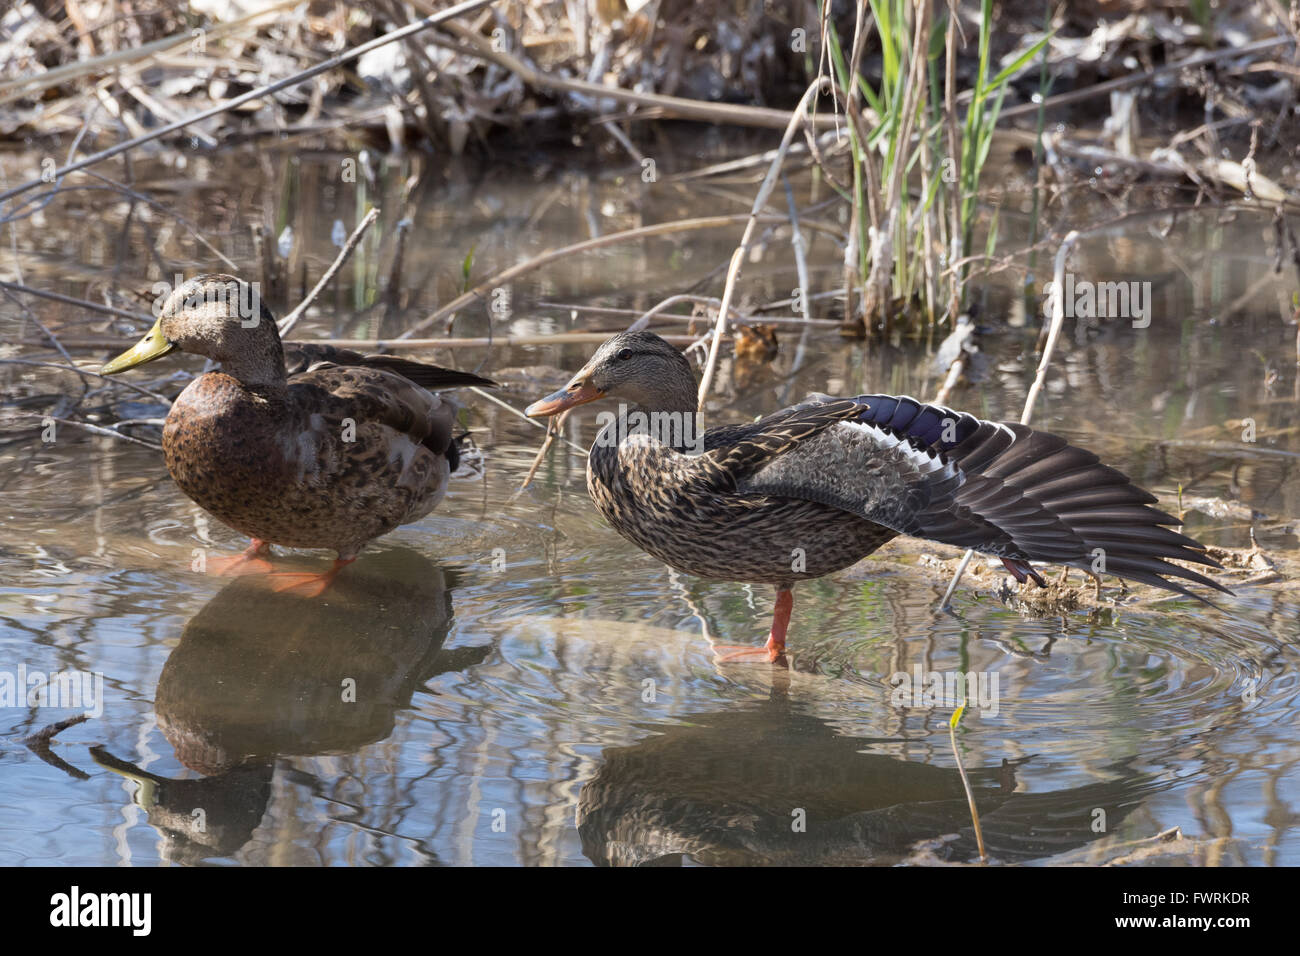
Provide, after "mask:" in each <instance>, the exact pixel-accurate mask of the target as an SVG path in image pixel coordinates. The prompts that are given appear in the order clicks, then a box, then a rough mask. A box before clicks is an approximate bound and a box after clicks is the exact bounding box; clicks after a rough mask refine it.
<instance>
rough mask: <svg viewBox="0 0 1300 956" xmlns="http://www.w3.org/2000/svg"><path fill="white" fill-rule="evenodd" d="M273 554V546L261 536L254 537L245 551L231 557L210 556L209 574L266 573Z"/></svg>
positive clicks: (269, 568)
mask: <svg viewBox="0 0 1300 956" xmlns="http://www.w3.org/2000/svg"><path fill="white" fill-rule="evenodd" d="M270 554H271V546H270V545H269V544H267V543H266V542H265V541H263V540H262V539H261V538H253V539H252V544H250V545H249V546H248V547H247V548H245V549H244V551H243V552H241V553H240V554H237V555H233V556H231V557H216V558H208V563H207V570H208V573H209V574H215V575H217V576H219V577H220V576H227V575H236V574H264V573H266V572H268V571H270V570H271V562H270V561H267V560H266V559H267V558H268V557H269V556H270Z"/></svg>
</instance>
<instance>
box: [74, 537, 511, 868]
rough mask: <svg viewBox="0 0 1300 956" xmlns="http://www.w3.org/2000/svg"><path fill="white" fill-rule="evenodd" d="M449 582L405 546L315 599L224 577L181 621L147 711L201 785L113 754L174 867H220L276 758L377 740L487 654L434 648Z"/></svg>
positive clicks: (247, 827)
mask: <svg viewBox="0 0 1300 956" xmlns="http://www.w3.org/2000/svg"><path fill="white" fill-rule="evenodd" d="M446 577H447V575H445V573H444V572H443V571H442V570H441V569H439V568H438V567H437V566H436V565H434V564H432V563H431V562H429V561H428V560H426V559H425V558H423V557H421V556H420V555H419V554H417V553H416V552H414V551H410V550H407V549H392V550H385V551H378V552H370V553H367V554H365V555H363V556H362V557H361V558H360V559H358V560H357V561H356V562H355V564H353V565H352V566H351V567H349V568H348V570H347V572H346V573H345V574H343V575H340V576H339V578H338V579H337V581H336V582H335V584H334V586H333V587H332V588H331V589H330V591H329V592H327V594H326V596H325V597H324V598H318V599H309V598H303V597H301V596H296V595H294V594H292V593H291V592H285V593H276V592H274V591H271V590H270V589H269V586H268V581H267V579H266V578H265V577H264V576H260V575H251V576H248V577H241V578H235V579H234V580H232V581H231V583H230V584H228V585H227V586H226V587H225V588H223V589H222V590H221V591H220V592H218V593H217V595H216V596H215V597H213V598H212V600H210V601H209V602H208V603H207V604H206V605H204V606H203V608H202V609H201V610H200V611H199V612H198V613H197V614H195V615H194V617H193V618H191V619H190V621H189V623H188V624H186V626H185V629H184V631H183V633H182V634H181V638H180V643H179V644H178V645H177V646H176V648H175V649H174V650H173V651H172V652H171V655H170V656H169V657H168V658H167V662H166V664H164V665H163V670H162V676H161V677H160V679H159V681H158V691H157V698H156V701H155V709H156V711H157V720H158V726H159V727H160V728H161V729H162V732H163V735H164V736H165V737H166V738H167V740H168V742H169V743H170V744H171V745H172V747H173V749H174V750H175V752H176V756H177V758H178V759H179V760H180V761H181V762H182V763H183V764H185V766H187V767H189V768H190V769H192V770H195V771H198V772H199V773H201V774H203V775H204V779H202V780H169V779H166V778H162V777H159V776H157V775H155V774H151V773H148V772H147V771H143V770H140V769H139V768H136V767H134V766H133V765H131V764H129V763H126V762H125V761H122V760H119V759H117V758H116V757H113V756H112V755H111V754H109V753H108V752H107V751H105V750H104V749H103V748H95V749H94V751H93V754H94V756H95V759H96V761H97V762H98V763H100V764H101V765H103V766H105V767H107V768H109V769H110V770H114V771H116V772H118V773H122V774H123V775H125V776H128V777H130V778H131V779H134V780H136V781H138V782H139V783H140V785H141V786H140V790H139V792H138V793H137V794H136V802H137V803H139V804H140V805H141V806H143V807H144V808H145V809H146V810H147V811H148V814H149V822H150V823H152V824H153V825H154V826H155V827H157V828H158V829H159V830H160V831H162V832H163V833H164V835H165V836H166V837H167V838H168V840H169V843H170V849H171V851H172V852H171V855H172V857H173V858H174V859H181V860H186V861H193V860H198V859H202V858H204V857H208V856H213V855H217V856H228V855H230V854H232V853H234V852H235V851H237V850H238V849H239V848H240V847H241V846H243V845H244V844H245V843H246V842H247V841H248V839H249V838H250V836H251V835H252V833H253V831H254V830H255V829H256V828H257V826H258V824H259V823H260V822H261V819H262V816H263V813H264V812H265V810H266V806H267V803H268V800H269V797H270V793H271V777H272V774H273V772H274V767H275V760H276V758H277V757H279V756H290V755H292V756H305V755H315V754H327V753H351V752H353V751H356V750H359V749H360V748H361V747H363V746H365V745H366V744H370V743H373V742H375V741H378V740H383V739H385V738H386V737H388V736H389V735H390V734H391V733H392V731H393V727H394V723H395V721H396V717H397V714H398V712H399V711H400V710H401V709H402V708H406V707H409V706H410V704H411V697H412V695H413V694H414V693H415V691H416V690H417V689H418V688H419V687H421V686H422V685H423V684H425V683H426V682H427V681H429V680H431V679H432V678H434V677H436V676H438V675H439V674H444V673H447V672H450V671H459V670H463V669H465V668H467V667H470V666H472V665H474V664H477V663H479V662H480V661H481V660H483V658H484V657H485V656H486V655H487V653H488V648H487V647H468V648H457V649H454V650H446V651H444V650H443V649H442V644H443V641H444V640H445V639H446V637H447V631H448V628H449V626H450V624H451V618H452V608H451V591H450V589H449V584H448V582H447V581H446V580H445V579H446Z"/></svg>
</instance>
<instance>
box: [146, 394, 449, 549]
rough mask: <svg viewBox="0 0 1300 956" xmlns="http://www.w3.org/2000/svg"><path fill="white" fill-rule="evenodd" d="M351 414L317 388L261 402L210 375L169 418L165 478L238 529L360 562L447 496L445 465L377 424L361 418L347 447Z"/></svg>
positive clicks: (270, 396) (264, 396) (184, 397)
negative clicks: (376, 543)
mask: <svg viewBox="0 0 1300 956" xmlns="http://www.w3.org/2000/svg"><path fill="white" fill-rule="evenodd" d="M349 410H350V406H348V405H347V404H346V403H344V402H341V401H338V400H336V399H335V398H334V397H333V396H332V395H331V394H330V393H329V392H328V391H326V390H325V389H322V388H319V387H317V386H314V385H300V384H291V385H289V386H288V388H287V389H284V390H281V391H280V392H279V393H278V394H277V393H274V392H271V393H269V394H261V393H258V392H256V391H252V390H249V389H247V388H245V387H244V386H243V385H242V384H240V383H239V382H238V381H237V380H235V379H234V378H232V377H230V376H228V375H225V374H223V373H221V372H209V373H207V374H205V375H201V376H200V377H199V378H197V379H195V380H194V381H193V382H191V383H190V385H189V387H188V388H186V389H185V391H184V392H182V393H181V395H180V397H179V398H177V400H176V402H175V403H174V404H173V405H172V409H171V412H170V413H169V414H168V416H167V422H166V425H165V426H164V428H163V436H162V444H163V454H164V456H165V458H166V461H167V470H168V471H169V472H171V475H172V478H174V479H175V481H176V483H177V484H178V485H179V486H180V488H181V490H182V491H184V492H185V494H187V495H188V496H189V497H190V498H192V499H193V500H194V501H195V502H197V503H198V504H199V505H200V506H201V507H203V508H204V509H205V510H207V511H209V512H211V513H212V514H213V515H214V516H215V517H216V518H218V519H220V520H221V521H223V522H225V523H226V524H228V525H230V526H231V527H232V528H234V529H236V530H237V531H241V532H243V533H244V534H247V535H249V536H250V537H255V538H260V539H262V540H264V541H268V542H271V543H272V544H281V545H286V546H289V547H298V548H331V549H334V550H336V551H338V552H339V555H340V557H351V556H353V555H355V553H356V552H357V550H359V549H360V548H361V547H362V546H363V545H364V544H365V543H366V542H368V541H370V540H371V539H372V538H375V537H378V536H379V535H381V534H384V533H386V532H388V531H391V530H392V529H394V528H396V527H397V526H398V525H401V524H404V523H406V522H408V521H414V520H416V519H417V518H420V517H422V516H423V515H425V514H428V513H429V512H430V511H432V510H433V508H434V506H435V505H436V504H437V503H438V501H439V499H440V498H441V497H442V495H443V493H444V492H445V489H446V484H447V462H446V460H445V459H444V458H442V457H440V456H437V455H435V454H433V453H432V452H431V451H429V450H428V449H427V448H426V447H424V446H422V445H420V444H417V443H416V442H414V441H412V440H411V439H410V438H409V437H407V436H405V435H402V434H400V433H399V432H397V431H396V430H394V429H392V428H389V427H388V426H386V425H383V424H379V423H375V422H368V421H364V420H359V421H355V423H354V428H355V436H354V437H355V440H354V441H350V442H345V441H344V440H343V437H344V434H345V432H344V424H345V423H344V419H345V418H347V417H348V414H347V413H348V411H349ZM354 414H355V412H354Z"/></svg>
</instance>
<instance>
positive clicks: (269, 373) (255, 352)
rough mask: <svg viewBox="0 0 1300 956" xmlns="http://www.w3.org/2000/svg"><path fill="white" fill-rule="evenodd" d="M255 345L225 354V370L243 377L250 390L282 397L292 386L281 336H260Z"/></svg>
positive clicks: (223, 366)
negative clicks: (287, 371) (286, 369)
mask: <svg viewBox="0 0 1300 956" xmlns="http://www.w3.org/2000/svg"><path fill="white" fill-rule="evenodd" d="M251 344H252V345H253V346H254V347H245V348H240V349H238V350H232V351H231V352H230V353H228V354H226V355H223V356H221V357H220V358H219V359H218V360H219V361H220V362H221V371H223V372H225V373H226V374H227V375H229V376H231V377H232V378H236V379H238V380H239V382H240V384H242V385H243V386H244V387H245V388H247V389H248V390H249V391H250V392H255V393H256V394H258V395H261V396H263V397H265V398H278V397H281V396H283V395H284V393H285V390H286V389H287V388H288V379H287V378H286V376H285V371H284V348H283V347H282V346H281V345H280V338H279V336H275V337H271V336H266V335H260V336H258V337H257V339H256V341H255V342H254V343H251Z"/></svg>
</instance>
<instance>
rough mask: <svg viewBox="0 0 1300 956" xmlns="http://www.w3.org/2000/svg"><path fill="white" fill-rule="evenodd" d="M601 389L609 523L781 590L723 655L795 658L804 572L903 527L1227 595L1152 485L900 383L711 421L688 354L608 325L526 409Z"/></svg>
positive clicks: (667, 557)
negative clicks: (765, 623)
mask: <svg viewBox="0 0 1300 956" xmlns="http://www.w3.org/2000/svg"><path fill="white" fill-rule="evenodd" d="M600 399H617V400H618V401H619V403H620V404H619V406H618V411H617V412H605V413H603V414H604V416H605V418H606V419H607V420H606V421H605V423H604V427H603V428H601V429H600V431H599V433H598V434H597V435H596V438H595V441H594V442H593V444H592V446H591V451H590V454H589V456H588V458H587V490H588V493H589V495H590V497H591V499H592V501H593V502H594V504H595V506H596V509H597V510H598V511H599V512H600V514H601V515H602V516H603V517H604V519H605V520H606V521H607V522H608V523H609V524H610V526H612V527H613V529H614V530H615V531H617V532H618V533H619V534H620V535H622V536H623V537H624V538H626V539H627V540H628V541H630V542H631V543H632V544H634V545H636V546H637V547H638V548H640V549H641V550H643V551H645V552H647V553H649V554H651V555H653V556H654V557H656V558H658V559H659V560H660V561H663V562H664V563H665V564H667V565H669V566H670V567H672V568H674V569H676V570H678V571H681V572H685V573H687V574H692V575H696V576H698V577H702V578H707V579H713V580H722V581H734V582H747V583H751V584H758V585H769V586H771V587H773V588H775V592H776V602H775V607H774V610H773V618H772V626H771V629H770V631H769V633H768V636H767V641H766V643H765V644H764V646H763V648H761V649H753V648H751V649H749V650H746V651H741V652H737V653H736V654H729V655H726V656H725V657H724V658H723V659H724V660H740V659H743V658H744V657H747V656H753V655H755V654H757V655H759V656H765V657H766V658H767V660H768V661H770V662H773V663H786V657H785V654H786V637H787V633H788V628H789V623H790V614H791V611H792V609H793V607H794V598H793V592H792V589H793V587H794V585H795V584H796V583H798V582H799V581H804V580H809V579H813V578H819V577H822V576H824V575H827V574H831V573H833V572H835V571H839V570H842V569H844V568H847V567H849V566H850V565H853V564H856V563H857V562H858V561H860V560H862V559H863V558H865V557H867V556H868V555H870V554H871V553H872V552H873V551H875V550H876V549H878V548H879V547H880V546H881V545H883V544H885V543H886V542H887V541H890V540H891V539H893V538H895V537H897V536H898V535H909V536H911V537H914V538H920V539H923V540H926V541H932V542H937V543H942V544H947V545H953V546H955V547H959V548H968V549H973V550H975V551H978V552H981V553H983V554H987V555H991V556H993V557H995V558H1000V559H1001V560H1002V563H1003V565H1004V566H1005V567H1006V568H1007V570H1008V571H1009V572H1010V573H1011V574H1012V575H1013V576H1014V577H1015V578H1016V580H1017V581H1018V582H1019V583H1020V584H1022V585H1023V584H1025V583H1026V581H1029V580H1032V581H1033V582H1034V583H1035V584H1037V585H1038V586H1040V587H1045V586H1046V581H1045V580H1044V579H1043V577H1042V575H1041V574H1040V572H1039V571H1038V570H1037V569H1036V568H1035V567H1034V566H1033V564H1031V562H1049V563H1053V564H1061V565H1066V566H1067V567H1076V568H1080V569H1082V570H1084V571H1087V572H1090V573H1094V574H1095V573H1096V572H1098V571H1100V572H1104V573H1109V574H1112V575H1115V576H1117V577H1120V578H1123V579H1128V580H1133V581H1138V582H1143V583H1146V584H1150V585H1153V586H1155V587H1158V588H1164V589H1166V590H1168V591H1173V592H1176V593H1179V594H1183V595H1188V596H1192V597H1196V598H1199V599H1200V600H1202V601H1205V600H1206V599H1205V598H1203V597H1201V595H1200V594H1197V593H1196V592H1193V591H1192V590H1191V589H1190V588H1189V587H1188V586H1186V585H1184V584H1183V583H1180V581H1188V582H1192V583H1194V584H1196V585H1200V586H1203V587H1207V588H1211V589H1213V590H1216V591H1221V592H1224V593H1228V594H1230V593H1231V591H1229V590H1228V589H1227V588H1226V587H1224V586H1222V585H1221V584H1219V583H1217V582H1215V581H1214V580H1212V579H1210V578H1209V577H1206V576H1205V575H1204V574H1201V573H1199V572H1197V571H1194V570H1192V569H1191V568H1188V567H1185V566H1183V565H1180V564H1172V563H1170V561H1169V560H1168V559H1175V560H1177V561H1184V562H1191V563H1193V564H1198V565H1202V566H1206V567H1209V568H1214V569H1218V568H1220V565H1219V564H1218V562H1216V561H1215V560H1214V559H1213V558H1211V557H1209V556H1208V555H1207V553H1206V549H1205V547H1204V546H1203V545H1201V544H1199V543H1198V542H1196V541H1195V540H1193V539H1192V538H1189V537H1187V536H1185V535H1183V534H1180V533H1179V532H1176V531H1174V530H1172V529H1171V528H1170V527H1169V526H1171V525H1178V524H1179V523H1180V522H1179V521H1178V520H1177V519H1176V518H1174V517H1172V516H1170V515H1168V514H1165V513H1164V512H1162V511H1158V510H1157V509H1155V508H1153V507H1151V505H1152V504H1154V503H1155V502H1156V500H1157V499H1156V498H1155V496H1154V495H1152V494H1150V493H1149V492H1147V491H1144V490H1143V489H1141V488H1139V487H1137V486H1136V485H1134V484H1133V483H1132V482H1131V481H1129V479H1128V477H1127V476H1126V475H1124V474H1123V473H1122V472H1120V471H1118V470H1117V469H1115V468H1112V467H1110V466H1108V465H1105V464H1103V463H1102V462H1101V461H1100V460H1099V459H1098V457H1097V456H1096V455H1094V454H1092V453H1091V452H1089V451H1086V450H1084V449H1082V448H1078V447H1076V446H1074V445H1071V444H1070V443H1068V442H1067V441H1066V440H1065V439H1063V438H1060V437H1058V436H1056V435H1053V434H1050V433H1048V432H1044V431H1038V430H1036V429H1032V428H1029V427H1027V426H1025V425H1021V424H1018V423H1010V422H992V421H985V420H983V419H980V418H977V417H976V416H974V415H971V414H968V413H966V412H960V411H954V410H953V409H951V408H947V407H945V406H942V405H931V404H927V403H925V402H921V401H918V400H916V399H914V398H910V397H908V396H895V395H857V396H853V397H849V398H835V397H832V396H829V395H812V396H809V397H808V398H807V399H806V400H805V401H803V402H801V403H799V404H797V405H792V406H790V407H788V408H783V409H781V410H780V411H777V412H774V413H772V414H770V415H766V416H764V417H762V418H759V419H758V420H757V421H754V422H750V423H747V424H734V425H722V426H717V427H713V428H709V429H707V430H704V429H702V428H701V425H700V420H699V416H698V415H697V413H696V383H695V375H694V373H693V371H692V369H691V366H690V364H689V362H688V361H687V360H686V358H685V356H684V355H683V354H682V353H681V352H680V351H678V350H677V349H676V348H674V347H673V346H671V345H669V344H668V343H667V342H665V341H664V340H663V339H662V338H660V337H659V336H657V335H655V334H654V333H653V332H649V331H631V332H622V333H619V334H617V335H615V336H614V337H612V338H610V339H608V340H607V341H606V342H605V343H604V344H603V345H601V346H600V347H599V348H598V349H597V350H596V352H595V354H594V355H593V356H592V357H591V359H590V360H589V361H588V362H587V363H586V365H584V366H583V367H582V368H581V369H580V370H579V371H578V372H577V373H576V374H575V375H573V377H572V378H571V379H570V380H569V383H568V384H567V385H565V386H564V387H563V388H561V389H559V390H558V391H556V392H554V393H553V394H551V395H548V396H546V397H545V398H542V399H540V400H538V401H536V402H534V403H533V404H531V405H529V406H528V407H527V408H526V409H525V413H526V414H527V415H529V416H530V417H546V416H551V415H555V414H558V413H560V412H563V411H565V410H567V409H570V408H575V407H577V406H579V405H583V404H586V403H589V402H595V401H597V400H600ZM1207 603H1210V602H1208V601H1207ZM787 666H788V665H787Z"/></svg>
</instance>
